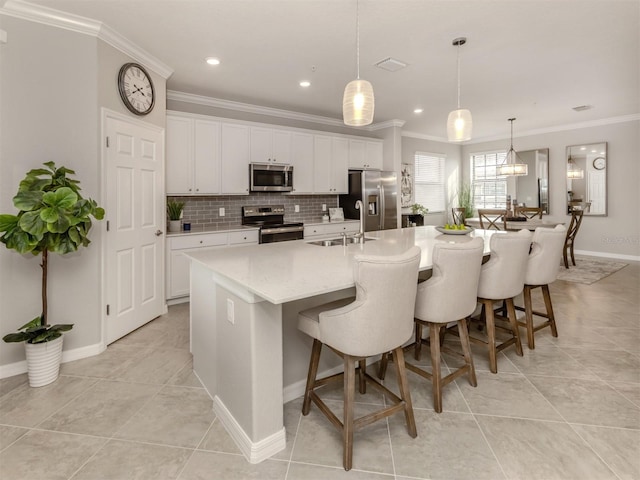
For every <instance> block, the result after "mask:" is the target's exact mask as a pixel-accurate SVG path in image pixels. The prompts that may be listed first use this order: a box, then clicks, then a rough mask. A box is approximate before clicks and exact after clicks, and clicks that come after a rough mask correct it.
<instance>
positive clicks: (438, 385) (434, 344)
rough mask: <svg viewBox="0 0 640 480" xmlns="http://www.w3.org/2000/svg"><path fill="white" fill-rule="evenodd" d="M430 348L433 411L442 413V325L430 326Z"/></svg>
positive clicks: (433, 324) (432, 324)
mask: <svg viewBox="0 0 640 480" xmlns="http://www.w3.org/2000/svg"><path fill="white" fill-rule="evenodd" d="M429 341H430V343H429V348H430V350H431V384H432V388H433V409H434V410H435V411H436V412H437V413H441V412H442V372H441V371H440V325H439V324H437V323H430V324H429Z"/></svg>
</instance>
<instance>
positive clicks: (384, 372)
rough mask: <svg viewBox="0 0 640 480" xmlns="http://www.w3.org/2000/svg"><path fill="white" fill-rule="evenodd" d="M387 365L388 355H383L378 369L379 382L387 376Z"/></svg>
mask: <svg viewBox="0 0 640 480" xmlns="http://www.w3.org/2000/svg"><path fill="white" fill-rule="evenodd" d="M388 363H389V354H388V353H383V354H382V357H380V368H379V369H378V378H379V379H380V380H384V377H385V376H386V375H387V364H388Z"/></svg>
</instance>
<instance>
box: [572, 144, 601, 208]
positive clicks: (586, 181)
mask: <svg viewBox="0 0 640 480" xmlns="http://www.w3.org/2000/svg"><path fill="white" fill-rule="evenodd" d="M566 161H567V214H569V213H571V211H572V210H574V209H576V210H583V211H584V214H585V215H602V216H605V215H607V171H608V169H609V158H608V154H607V142H602V143H590V144H583V145H572V146H569V147H567V159H566Z"/></svg>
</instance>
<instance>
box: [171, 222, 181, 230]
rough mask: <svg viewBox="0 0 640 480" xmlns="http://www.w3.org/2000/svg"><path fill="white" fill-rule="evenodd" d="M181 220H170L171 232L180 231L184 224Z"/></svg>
mask: <svg viewBox="0 0 640 480" xmlns="http://www.w3.org/2000/svg"><path fill="white" fill-rule="evenodd" d="M181 223H182V222H181V221H180V220H169V231H170V232H179V231H180V229H181V227H182V225H181Z"/></svg>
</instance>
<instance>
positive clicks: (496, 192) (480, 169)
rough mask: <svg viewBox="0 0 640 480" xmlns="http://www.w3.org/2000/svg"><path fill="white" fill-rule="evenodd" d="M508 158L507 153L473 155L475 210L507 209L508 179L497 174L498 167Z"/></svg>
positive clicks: (472, 172)
mask: <svg viewBox="0 0 640 480" xmlns="http://www.w3.org/2000/svg"><path fill="white" fill-rule="evenodd" d="M506 157H507V153H506V152H488V153H477V154H473V155H471V175H472V178H473V203H474V205H475V208H506V207H507V177H505V176H502V175H498V174H497V167H498V165H501V164H503V163H504V162H505V159H506Z"/></svg>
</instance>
